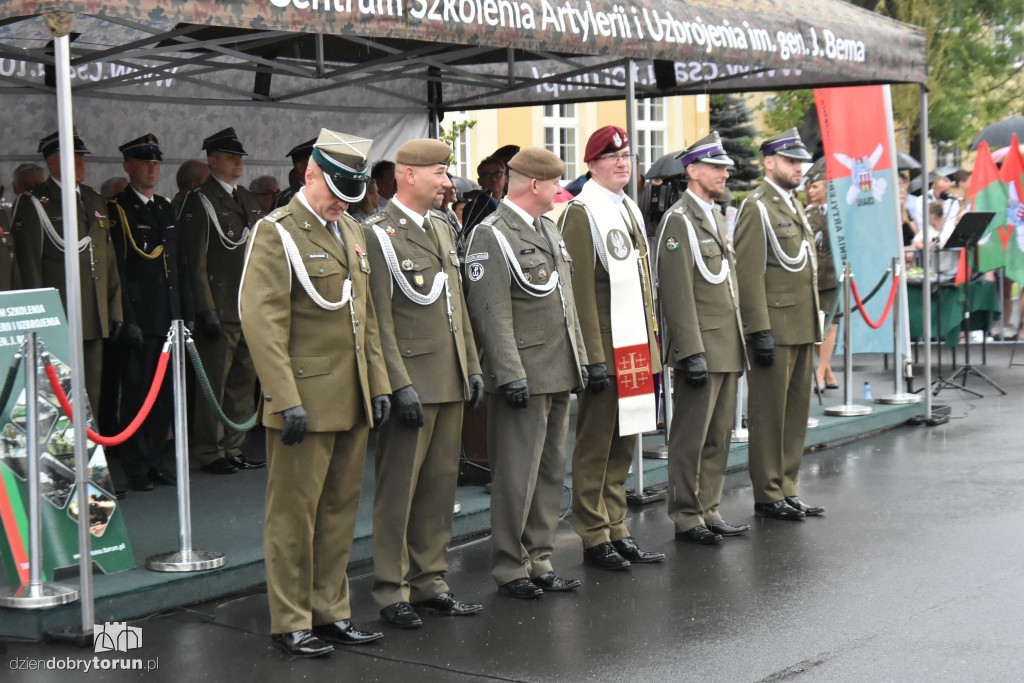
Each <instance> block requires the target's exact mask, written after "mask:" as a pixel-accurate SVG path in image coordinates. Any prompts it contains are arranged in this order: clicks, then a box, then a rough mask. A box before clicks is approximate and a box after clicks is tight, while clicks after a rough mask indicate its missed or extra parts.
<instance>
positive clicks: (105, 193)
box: [100, 176, 128, 202]
mask: <svg viewBox="0 0 1024 683" xmlns="http://www.w3.org/2000/svg"><path fill="white" fill-rule="evenodd" d="M126 187H128V179H127V178H125V177H124V176H114V177H113V178H107V179H106V180H104V181H103V184H102V185H100V196H101V197H103V201H106V202H109V201H110V200H111V199H113V198H114V196H115V195H119V194H121V193H122V192H124V189H125V188H126Z"/></svg>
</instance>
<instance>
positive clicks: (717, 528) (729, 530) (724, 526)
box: [708, 519, 750, 536]
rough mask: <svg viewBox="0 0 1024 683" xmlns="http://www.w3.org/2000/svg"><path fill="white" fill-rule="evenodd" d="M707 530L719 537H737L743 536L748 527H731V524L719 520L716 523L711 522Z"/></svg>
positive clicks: (742, 525) (741, 525)
mask: <svg viewBox="0 0 1024 683" xmlns="http://www.w3.org/2000/svg"><path fill="white" fill-rule="evenodd" d="M708 529H710V530H711V531H713V532H715V533H716V534H719V535H721V536H739V535H740V534H745V533H747V532H748V531H750V525H749V524H740V525H739V526H733V525H732V524H729V523H728V522H726V521H724V520H721V519H720V520H718V521H717V522H712V523H711V526H709V527H708Z"/></svg>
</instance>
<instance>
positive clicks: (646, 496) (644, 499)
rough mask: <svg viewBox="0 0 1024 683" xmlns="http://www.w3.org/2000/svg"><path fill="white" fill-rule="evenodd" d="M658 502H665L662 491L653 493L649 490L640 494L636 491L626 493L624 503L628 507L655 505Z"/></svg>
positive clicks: (653, 491) (652, 490) (631, 490)
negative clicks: (628, 505)
mask: <svg viewBox="0 0 1024 683" xmlns="http://www.w3.org/2000/svg"><path fill="white" fill-rule="evenodd" d="M659 500H665V492H664V491H655V490H654V489H649V488H648V489H644V490H643V491H640V492H637V491H636V489H629V490H628V491H626V502H627V503H628V504H630V505H647V504H648V503H657V502H658V501H659Z"/></svg>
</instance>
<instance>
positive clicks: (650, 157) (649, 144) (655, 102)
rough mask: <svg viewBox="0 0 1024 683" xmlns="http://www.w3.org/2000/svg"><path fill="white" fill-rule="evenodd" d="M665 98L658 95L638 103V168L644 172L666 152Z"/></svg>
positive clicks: (640, 171)
mask: <svg viewBox="0 0 1024 683" xmlns="http://www.w3.org/2000/svg"><path fill="white" fill-rule="evenodd" d="M667 127H668V126H667V123H666V121H665V99H664V98H661V97H657V98H654V99H649V100H639V101H637V103H636V153H637V169H638V172H639V173H643V172H644V171H645V170H646V169H648V168H650V166H651V164H653V163H654V162H655V161H657V160H658V159H659V158H660V157H662V156H664V155H665V153H666V149H665V131H666V129H667Z"/></svg>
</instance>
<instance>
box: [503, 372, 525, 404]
mask: <svg viewBox="0 0 1024 683" xmlns="http://www.w3.org/2000/svg"><path fill="white" fill-rule="evenodd" d="M502 389H503V390H504V391H505V403H507V404H509V405H510V406H512V407H513V408H525V407H526V404H527V402H529V400H530V387H529V386H528V385H527V384H526V380H525V379H516V380H512V381H511V382H509V383H508V384H506V385H505V386H503V387H502Z"/></svg>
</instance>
